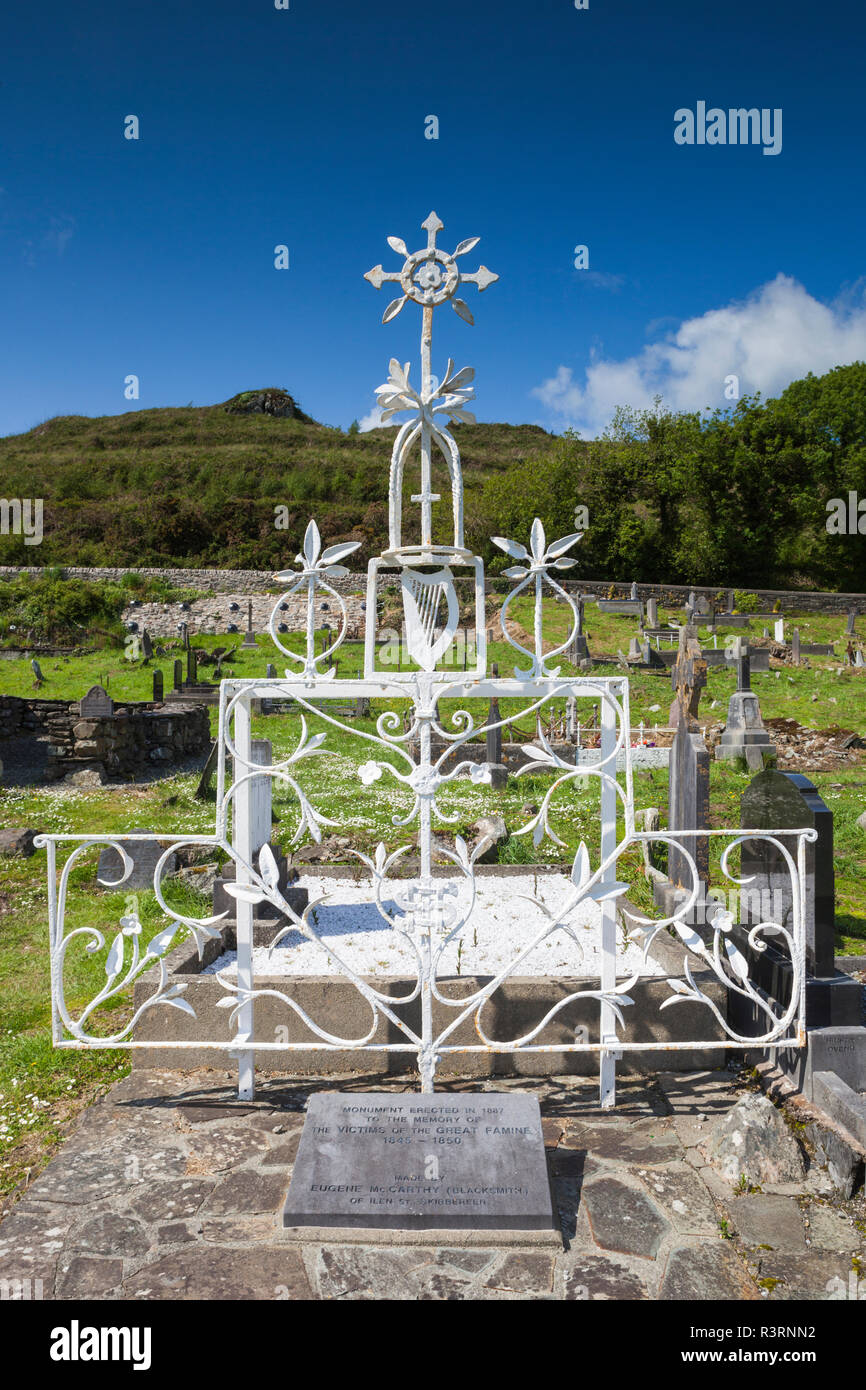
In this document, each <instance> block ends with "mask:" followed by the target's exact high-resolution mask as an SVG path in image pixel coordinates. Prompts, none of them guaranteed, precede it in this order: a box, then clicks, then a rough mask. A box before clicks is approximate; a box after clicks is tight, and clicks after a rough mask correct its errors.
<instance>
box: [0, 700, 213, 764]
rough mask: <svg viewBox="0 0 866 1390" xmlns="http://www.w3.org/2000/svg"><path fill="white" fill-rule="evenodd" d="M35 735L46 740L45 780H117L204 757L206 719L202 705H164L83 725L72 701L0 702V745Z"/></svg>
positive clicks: (120, 708) (134, 708) (118, 708)
mask: <svg viewBox="0 0 866 1390" xmlns="http://www.w3.org/2000/svg"><path fill="white" fill-rule="evenodd" d="M37 733H42V734H47V735H48V737H49V738H50V740H51V742H50V745H49V761H48V766H47V768H46V777H47V778H48V779H49V780H55V781H56V780H57V779H58V778H60V777H65V776H67V775H68V774H70V773H74V772H89V771H96V772H102V773H104V774H106V775H108V776H112V777H117V776H127V775H129V774H135V773H136V772H140V771H141V770H142V769H143V768H146V767H148V766H151V767H152V766H154V765H159V766H169V765H170V764H172V763H178V762H182V761H183V760H184V759H186V758H188V757H190V756H193V755H195V754H198V753H203V752H205V751H206V750H207V749H208V748H209V747H210V718H209V715H208V711H207V709H206V708H205V707H204V706H203V705H173V704H171V703H170V702H167V703H166V704H162V705H154V704H147V703H136V704H117V705H115V707H114V713H113V714H110V715H105V716H102V717H99V718H83V719H82V717H81V715H80V714H79V708H78V701H77V700H31V699H25V698H22V697H21V696H16V695H2V696H0V740H2V739H3V738H11V737H15V736H16V735H18V736H21V735H26V734H37ZM0 747H2V742H0Z"/></svg>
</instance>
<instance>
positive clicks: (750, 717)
mask: <svg viewBox="0 0 866 1390" xmlns="http://www.w3.org/2000/svg"><path fill="white" fill-rule="evenodd" d="M732 655H733V658H734V663H735V668H736V673H737V687H736V690H735V691H734V693H733V695H732V696H731V698H730V700H729V701H728V718H727V722H726V724H725V728H724V731H723V733H722V737H721V739H720V740H719V742H718V744H717V745H716V750H715V755H716V758H717V759H719V760H722V761H725V760H730V759H733V758H745V760H746V764H747V766H748V767H749V769H750V770H751V771H752V772H760V771H761V769H762V768H763V767H765V766H766V763H767V762H768V761H769V762H775V760H776V745H775V744H774V743H773V740H772V739H771V738H770V735H769V734H768V733H767V731H766V729H765V728H764V721H763V719H762V718H761V706H760V704H759V703H758V697H757V695H754V694H753V693H752V685H751V669H750V668H751V657H750V652H749V647H748V645H747V643H745V642H744V641H743V639H742V637H737V638H736V639H735V641H734V645H733V651H732Z"/></svg>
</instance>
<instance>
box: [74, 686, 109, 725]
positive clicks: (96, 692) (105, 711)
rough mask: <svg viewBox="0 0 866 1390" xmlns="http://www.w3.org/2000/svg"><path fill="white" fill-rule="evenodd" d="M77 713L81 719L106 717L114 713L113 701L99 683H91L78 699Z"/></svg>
mask: <svg viewBox="0 0 866 1390" xmlns="http://www.w3.org/2000/svg"><path fill="white" fill-rule="evenodd" d="M78 713H79V716H80V717H81V718H82V719H107V718H109V716H110V715H112V714H114V701H113V700H112V699H111V697H110V696H109V695H108V694H107V692H106V691H105V690H103V688H102V686H101V685H92V686H91V687H90V689H89V690H88V692H87V694H86V695H84V696H82V698H81V699H80V700H79V702H78Z"/></svg>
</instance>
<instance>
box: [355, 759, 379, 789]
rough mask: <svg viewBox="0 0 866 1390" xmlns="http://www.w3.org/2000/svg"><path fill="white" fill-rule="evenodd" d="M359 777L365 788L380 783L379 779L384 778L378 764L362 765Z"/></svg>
mask: <svg viewBox="0 0 866 1390" xmlns="http://www.w3.org/2000/svg"><path fill="white" fill-rule="evenodd" d="M358 776H359V777H360V779H361V781H362V782H363V784H364V786H365V787H370V786H372V785H373V783H374V782H378V780H379V778H380V777H381V776H382V769H381V767H380V765H379V764H378V763H374V762H369V763H361V766H360V767H359V768H358Z"/></svg>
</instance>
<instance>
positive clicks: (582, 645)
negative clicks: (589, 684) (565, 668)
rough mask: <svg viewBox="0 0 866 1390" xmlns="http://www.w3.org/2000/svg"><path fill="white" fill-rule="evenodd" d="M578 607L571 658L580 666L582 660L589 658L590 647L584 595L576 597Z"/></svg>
mask: <svg viewBox="0 0 866 1390" xmlns="http://www.w3.org/2000/svg"><path fill="white" fill-rule="evenodd" d="M575 607H576V609H577V631H576V632H575V634H574V640H573V641H572V644H571V651H570V654H569V655H570V659H571V661H572V663H573V664H574V665H575V666H579V665H580V663H581V662H582V661H588V660H589V647H588V645H587V641H586V634H585V633H584V630H583V595H582V594H578V595H577V598H576V599H575Z"/></svg>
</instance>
